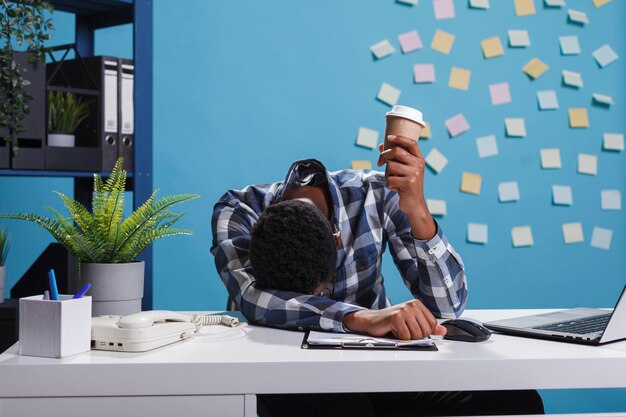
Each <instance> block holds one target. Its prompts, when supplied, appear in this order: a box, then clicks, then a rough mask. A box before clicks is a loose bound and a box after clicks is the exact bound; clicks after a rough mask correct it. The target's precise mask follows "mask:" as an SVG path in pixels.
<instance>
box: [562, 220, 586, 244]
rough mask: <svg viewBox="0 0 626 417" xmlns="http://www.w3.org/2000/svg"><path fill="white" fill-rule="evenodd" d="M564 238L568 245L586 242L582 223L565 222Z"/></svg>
mask: <svg viewBox="0 0 626 417" xmlns="http://www.w3.org/2000/svg"><path fill="white" fill-rule="evenodd" d="M563 240H564V241H565V243H567V244H568V245H569V244H572V243H581V242H584V240H585V238H584V236H583V225H582V223H563Z"/></svg>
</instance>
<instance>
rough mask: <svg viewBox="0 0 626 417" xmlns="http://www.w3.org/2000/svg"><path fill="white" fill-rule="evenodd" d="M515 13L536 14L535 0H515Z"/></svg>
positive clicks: (521, 14) (523, 14)
mask: <svg viewBox="0 0 626 417" xmlns="http://www.w3.org/2000/svg"><path fill="white" fill-rule="evenodd" d="M515 14H516V15H517V16H518V17H523V16H532V15H534V14H535V2H534V0H515Z"/></svg>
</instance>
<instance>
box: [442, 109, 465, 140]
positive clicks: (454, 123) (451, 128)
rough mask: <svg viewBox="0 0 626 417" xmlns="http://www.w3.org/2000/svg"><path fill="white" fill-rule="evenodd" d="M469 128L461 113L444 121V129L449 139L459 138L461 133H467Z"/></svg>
mask: <svg viewBox="0 0 626 417" xmlns="http://www.w3.org/2000/svg"><path fill="white" fill-rule="evenodd" d="M469 128H470V125H469V123H467V120H465V116H463V113H459V114H457V115H456V116H453V117H451V118H449V119H448V120H446V129H448V133H449V134H450V136H451V137H456V136H459V135H460V134H461V133H463V132H467V131H468V130H469Z"/></svg>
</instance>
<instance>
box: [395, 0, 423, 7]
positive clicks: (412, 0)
mask: <svg viewBox="0 0 626 417" xmlns="http://www.w3.org/2000/svg"><path fill="white" fill-rule="evenodd" d="M417 1H418V0H396V2H398V3H403V4H408V5H409V6H415V5H416V4H417Z"/></svg>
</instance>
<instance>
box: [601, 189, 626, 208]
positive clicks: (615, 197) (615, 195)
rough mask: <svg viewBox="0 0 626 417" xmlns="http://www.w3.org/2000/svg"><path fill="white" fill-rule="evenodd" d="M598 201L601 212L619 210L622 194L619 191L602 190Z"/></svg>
mask: <svg viewBox="0 0 626 417" xmlns="http://www.w3.org/2000/svg"><path fill="white" fill-rule="evenodd" d="M600 201H601V204H600V207H601V208H602V210H621V209H622V192H621V191H620V190H602V191H601V192H600Z"/></svg>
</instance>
